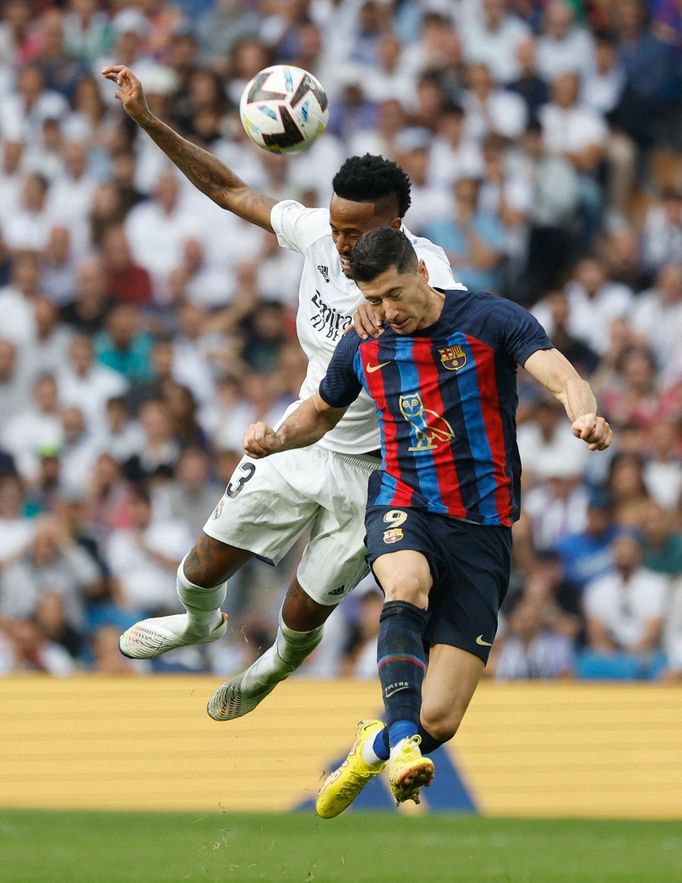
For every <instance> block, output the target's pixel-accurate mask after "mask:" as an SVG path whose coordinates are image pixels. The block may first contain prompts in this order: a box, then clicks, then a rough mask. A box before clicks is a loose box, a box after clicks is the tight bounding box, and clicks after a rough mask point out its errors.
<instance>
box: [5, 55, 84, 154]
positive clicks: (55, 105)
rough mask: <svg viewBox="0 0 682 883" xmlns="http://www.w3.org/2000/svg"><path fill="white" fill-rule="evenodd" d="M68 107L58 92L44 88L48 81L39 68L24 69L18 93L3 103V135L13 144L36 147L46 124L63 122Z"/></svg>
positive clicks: (20, 76)
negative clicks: (27, 144)
mask: <svg viewBox="0 0 682 883" xmlns="http://www.w3.org/2000/svg"><path fill="white" fill-rule="evenodd" d="M68 112H69V104H68V102H67V100H66V98H64V96H63V95H60V94H59V92H53V91H51V90H49V89H46V88H45V77H44V75H43V72H42V71H41V69H40V67H39V66H38V65H37V64H33V63H31V64H28V65H26V66H25V67H23V68H22V69H21V70H20V72H19V75H18V77H17V85H16V91H15V92H14V93H12V94H10V95H7V96H5V97H4V98H3V100H2V101H1V102H0V132H2V133H3V136H4V137H9V138H10V139H12V140H20V141H26V142H27V143H29V142H30V143H33V144H36V143H38V141H39V140H40V132H41V128H42V125H43V123H44V122H45V120H48V119H52V120H60V119H62V118H63V117H65V116H66V114H67V113H68Z"/></svg>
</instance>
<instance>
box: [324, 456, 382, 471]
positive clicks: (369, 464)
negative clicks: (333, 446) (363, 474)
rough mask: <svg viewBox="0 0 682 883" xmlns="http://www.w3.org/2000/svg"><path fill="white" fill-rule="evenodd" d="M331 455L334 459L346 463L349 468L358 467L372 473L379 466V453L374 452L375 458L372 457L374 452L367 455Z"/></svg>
mask: <svg viewBox="0 0 682 883" xmlns="http://www.w3.org/2000/svg"><path fill="white" fill-rule="evenodd" d="M333 453H334V456H335V457H338V458H339V460H343V462H344V463H348V464H349V465H350V466H360V467H361V468H362V469H369V470H370V471H372V472H373V471H374V470H375V469H378V468H379V466H381V457H380V456H379V451H377V452H376V453H377V455H376V456H374V452H372V453H369V454H340V453H339V452H338V451H334V452H333Z"/></svg>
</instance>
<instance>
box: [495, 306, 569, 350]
mask: <svg viewBox="0 0 682 883" xmlns="http://www.w3.org/2000/svg"><path fill="white" fill-rule="evenodd" d="M491 314H492V315H493V316H494V321H495V322H496V323H498V330H499V335H500V340H501V343H502V346H503V348H504V350H505V352H506V353H507V355H508V356H509V358H510V359H511V360H512V361H513V362H515V363H516V364H517V365H523V364H525V362H526V359H528V358H529V357H530V356H532V355H533V353H535V352H537V351H538V350H551V349H554V344H553V343H552V341H551V340H550V339H549V337H547V334H546V333H545V329H544V328H543V327H542V325H541V324H540V323H539V322H538V320H537V319H536V318H535V316H533V314H532V313H529V312H528V310H526V309H524V308H523V307H522V306H519V304H515V303H514V302H513V301H510V300H505V299H504V298H495V308H494V310H491Z"/></svg>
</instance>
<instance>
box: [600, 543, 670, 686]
mask: <svg viewBox="0 0 682 883" xmlns="http://www.w3.org/2000/svg"><path fill="white" fill-rule="evenodd" d="M612 554H613V564H614V571H613V573H610V574H607V575H606V576H603V577H600V578H599V579H596V580H595V581H594V582H592V583H589V584H588V585H587V587H586V589H585V614H586V618H587V634H588V647H589V650H590V651H592V652H593V653H594V654H596V655H597V656H600V657H602V658H603V659H604V660H605V663H606V665H608V662H609V661H612V662H613V663H614V665H615V666H616V668H617V667H618V663H619V661H620V660H619V657H623V656H625V657H626V658H627V657H629V660H626V661H630V662H632V663H634V665H635V666H636V667H637V670H638V671H639V674H640V676H642V675H644V676H646V675H648V674H650V673H651V669H652V665H656V663H657V662H658V663H659V664H660V659H658V660H657V654H659V653H660V649H661V634H662V628H663V618H664V616H665V612H666V606H667V601H668V580H667V579H665V578H664V577H662V576H660V575H659V574H657V573H653V572H652V571H648V570H645V569H644V568H643V567H642V566H641V560H642V552H641V548H640V545H639V542H638V541H637V539H635V537H634V536H632V535H629V534H622V535H621V536H619V537H617V538H616V539H615V540H614V542H613V546H612Z"/></svg>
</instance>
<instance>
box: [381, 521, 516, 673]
mask: <svg viewBox="0 0 682 883" xmlns="http://www.w3.org/2000/svg"><path fill="white" fill-rule="evenodd" d="M365 527H366V529H367V536H366V539H365V542H366V544H367V549H368V555H367V560H368V562H369V564H370V567H371V566H372V564H373V563H374V561H376V559H377V558H379V557H380V556H381V555H385V554H387V553H390V552H399V551H401V550H403V549H411V550H414V551H416V552H421V553H422V555H424V556H425V557H426V559H427V560H428V562H429V567H430V568H431V575H432V576H433V587H432V589H431V593H430V595H429V611H428V612H429V619H428V625H427V627H426V633H425V636H424V641H425V643H426V644H427V645H428V646H430V645H432V644H451V645H452V646H453V647H459V648H461V649H462V650H467V651H469V653H473V654H474V655H476V656H478V657H480V658H481V659H482V660H483V661H484V662H487V660H488V656H489V654H490V647H491V645H492V643H493V639H494V638H495V634H496V632H497V614H498V611H499V609H500V605H501V604H502V601H503V600H504V596H505V595H506V593H507V587H508V585H509V575H510V571H511V549H512V536H511V528H509V527H489V526H487V525H486V526H484V525H479V524H469V523H468V522H465V521H457V520H456V519H454V518H448V517H446V516H444V515H434V514H433V513H432V512H426V511H424V510H423V509H394V508H391V507H375V508H372V509H370V510H369V511H368V512H367V515H366V516H365Z"/></svg>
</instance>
